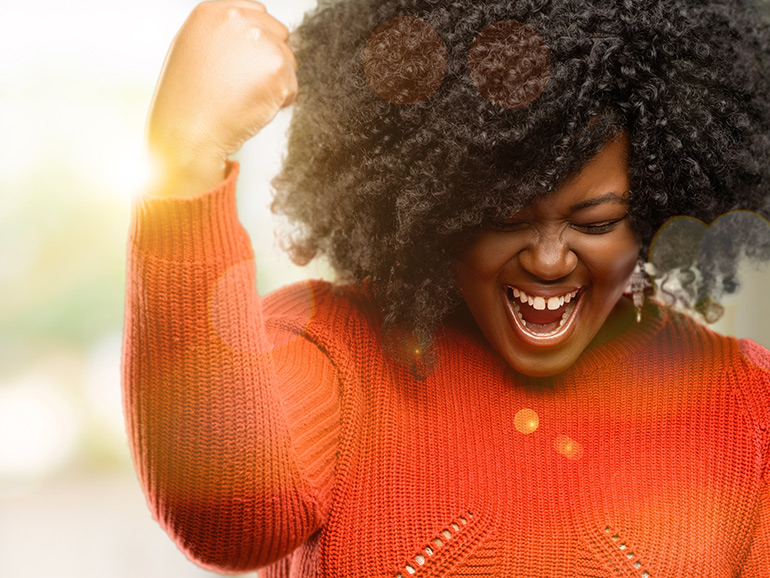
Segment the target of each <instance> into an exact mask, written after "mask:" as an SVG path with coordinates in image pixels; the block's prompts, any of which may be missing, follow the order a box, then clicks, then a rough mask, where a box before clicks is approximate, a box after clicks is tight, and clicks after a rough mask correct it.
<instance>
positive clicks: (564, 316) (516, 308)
mask: <svg viewBox="0 0 770 578" xmlns="http://www.w3.org/2000/svg"><path fill="white" fill-rule="evenodd" d="M511 303H513V309H514V311H516V316H517V317H518V318H519V320H520V321H521V324H522V326H523V327H526V326H527V322H526V321H525V320H524V317H523V316H522V314H521V309H520V308H519V302H518V301H516V300H511ZM576 303H577V299H573V300H572V301H570V302H569V303H568V304H567V307H566V308H565V309H564V313H562V315H561V319H559V325H558V327H557V328H556V329H553V330H551V331H549V332H548V333H537V335H539V336H541V337H548V336H550V335H555V334H556V333H558V332H559V330H560V329H561V328H562V327H564V324H565V323H567V319H569V316H570V315H571V314H572V311H574V309H575V304H576Z"/></svg>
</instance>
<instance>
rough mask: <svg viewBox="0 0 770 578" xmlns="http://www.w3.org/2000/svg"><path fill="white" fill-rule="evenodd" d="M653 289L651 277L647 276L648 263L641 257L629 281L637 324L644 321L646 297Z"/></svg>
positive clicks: (629, 290)
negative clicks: (643, 312)
mask: <svg viewBox="0 0 770 578" xmlns="http://www.w3.org/2000/svg"><path fill="white" fill-rule="evenodd" d="M651 288H652V283H651V282H650V276H649V275H648V274H647V268H646V263H645V262H644V259H642V258H641V257H639V260H638V261H637V262H636V267H635V268H634V272H633V273H631V279H629V281H628V293H631V299H632V300H633V302H634V309H636V322H637V323H639V322H640V321H641V320H642V307H643V306H644V295H645V293H646V292H647V291H648V290H649V289H651Z"/></svg>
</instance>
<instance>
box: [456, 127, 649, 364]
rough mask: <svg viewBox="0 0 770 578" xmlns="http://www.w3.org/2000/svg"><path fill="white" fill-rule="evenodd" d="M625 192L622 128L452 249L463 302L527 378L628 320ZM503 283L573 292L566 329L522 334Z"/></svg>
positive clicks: (633, 251)
mask: <svg viewBox="0 0 770 578" xmlns="http://www.w3.org/2000/svg"><path fill="white" fill-rule="evenodd" d="M628 190H629V175H628V136H627V134H626V133H625V132H623V133H621V134H620V135H619V136H618V137H617V138H616V139H615V140H611V141H608V142H607V143H606V144H605V146H604V147H603V148H602V150H601V151H600V152H599V153H598V154H597V155H596V156H595V157H593V158H592V159H591V160H590V161H589V162H588V163H587V164H586V165H585V166H584V167H583V169H582V170H581V171H580V172H579V173H578V174H577V175H575V176H574V177H572V178H571V179H570V180H568V181H567V182H565V183H564V184H563V185H562V186H560V187H559V188H558V189H557V190H555V191H554V192H553V193H551V194H550V195H549V196H548V197H546V198H544V199H539V200H537V201H535V202H533V203H532V204H530V205H528V206H526V207H525V208H524V209H522V210H521V211H520V212H519V213H517V214H516V215H513V216H512V217H511V218H509V219H505V220H503V221H501V222H497V223H489V224H488V225H486V226H484V227H482V228H481V229H480V230H479V231H478V233H477V234H476V235H475V237H474V238H473V240H472V242H471V243H470V244H469V245H468V247H467V248H466V249H464V250H462V251H461V252H460V254H459V255H458V258H457V261H456V265H457V268H456V275H457V283H458V286H459V288H460V291H461V293H462V295H463V298H464V300H465V304H466V305H467V308H468V310H469V311H470V313H471V315H472V316H473V319H474V320H475V322H476V324H477V325H478V327H479V328H480V329H481V331H482V333H483V334H484V336H485V337H486V338H487V340H488V341H489V343H490V344H491V345H492V347H493V348H494V349H495V350H496V351H497V352H498V353H499V354H500V355H501V356H502V357H503V359H505V361H506V362H507V363H508V364H509V365H510V366H511V367H512V368H513V369H515V370H516V371H518V372H520V373H523V374H525V375H530V376H535V377H542V376H549V375H556V374H558V373H561V372H562V371H564V370H566V369H567V368H569V367H570V366H572V365H573V364H574V363H575V362H576V361H577V360H578V358H579V357H580V355H581V354H582V353H583V352H584V351H585V350H586V349H587V348H589V347H592V346H595V345H597V344H599V343H601V342H603V341H607V340H609V339H612V338H613V337H615V336H616V335H617V334H618V333H619V332H621V331H622V330H623V329H624V328H625V327H627V325H628V324H629V323H630V322H631V320H632V319H633V312H634V311H633V305H632V304H631V302H630V300H629V299H627V298H625V297H622V294H623V292H624V290H625V288H626V287H627V285H628V280H629V278H630V276H631V273H632V272H633V269H634V267H635V265H636V261H637V259H638V256H639V240H638V238H637V235H636V234H635V232H634V230H633V229H632V227H631V224H630V222H629V219H628V217H627V211H628V198H627V192H628ZM509 286H512V287H517V288H519V289H521V290H524V291H525V292H527V293H528V294H531V295H542V296H545V297H553V296H559V295H563V294H565V293H568V292H570V291H574V290H576V289H579V294H578V302H577V305H576V306H575V311H574V313H573V314H572V315H571V317H570V319H569V320H568V321H567V324H565V330H564V331H563V332H561V334H560V335H557V336H555V337H552V338H538V337H537V336H535V337H533V336H532V335H531V334H529V333H528V332H526V331H524V330H522V328H521V326H520V325H519V324H517V322H516V320H515V319H514V318H513V315H514V313H513V312H512V308H511V306H510V303H509V299H508V296H507V290H506V288H507V287H509Z"/></svg>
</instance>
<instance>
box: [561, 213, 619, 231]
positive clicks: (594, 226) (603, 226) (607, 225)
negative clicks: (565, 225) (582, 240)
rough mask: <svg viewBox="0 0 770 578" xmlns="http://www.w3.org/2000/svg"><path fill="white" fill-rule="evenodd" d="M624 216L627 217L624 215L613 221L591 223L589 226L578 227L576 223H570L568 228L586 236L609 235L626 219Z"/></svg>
mask: <svg viewBox="0 0 770 578" xmlns="http://www.w3.org/2000/svg"><path fill="white" fill-rule="evenodd" d="M626 216H627V215H624V216H623V217H621V218H620V219H615V220H614V221H607V222H604V223H591V224H589V225H579V224H577V223H572V224H571V225H570V226H571V227H572V228H573V229H575V230H576V231H578V232H580V233H585V234H586V235H603V234H604V233H609V232H610V231H612V230H613V229H615V227H617V226H618V224H619V223H620V222H621V221H623V220H624V219H625V218H626Z"/></svg>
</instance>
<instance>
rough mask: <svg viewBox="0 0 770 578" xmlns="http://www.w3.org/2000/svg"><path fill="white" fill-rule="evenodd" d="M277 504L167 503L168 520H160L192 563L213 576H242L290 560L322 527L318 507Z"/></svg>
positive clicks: (239, 502)
mask: <svg viewBox="0 0 770 578" xmlns="http://www.w3.org/2000/svg"><path fill="white" fill-rule="evenodd" d="M271 502H272V504H265V503H261V504H260V503H254V502H252V503H249V502H247V501H244V500H230V501H227V502H222V501H218V503H216V504H212V503H204V502H199V503H196V504H193V505H191V504H190V503H184V504H180V503H176V504H173V505H172V504H168V503H167V504H166V508H164V510H165V515H164V516H162V517H161V516H160V515H159V514H161V512H158V511H157V510H156V512H155V514H156V518H157V519H158V521H159V522H160V524H161V526H162V527H163V529H164V530H165V531H166V532H167V533H168V534H169V536H170V537H171V538H172V540H173V541H174V542H175V543H176V545H177V547H178V548H179V549H180V550H181V551H182V552H183V554H184V555H185V556H186V557H187V558H188V559H189V560H190V561H192V562H193V563H195V564H196V565H198V566H200V567H201V568H204V569H206V570H209V571H214V572H218V573H221V574H238V573H244V572H253V571H255V570H257V569H259V568H263V567H265V566H268V565H270V564H272V563H273V562H276V561H278V560H280V559H281V558H284V557H285V556H287V555H288V554H290V553H291V552H293V551H294V550H295V549H297V548H298V547H299V546H301V545H302V544H303V543H304V542H305V541H306V540H307V539H308V537H309V536H310V535H311V534H312V533H313V532H314V531H315V530H316V529H317V528H318V527H319V526H320V524H319V519H318V515H317V513H318V510H317V508H315V507H313V506H312V505H308V504H304V503H300V504H299V505H300V506H301V507H299V508H297V509H292V508H286V507H280V508H278V507H277V506H278V505H279V504H278V502H277V501H276V500H272V501H271ZM271 505H272V506H274V507H270V506H271ZM282 505H283V506H286V504H282Z"/></svg>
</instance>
